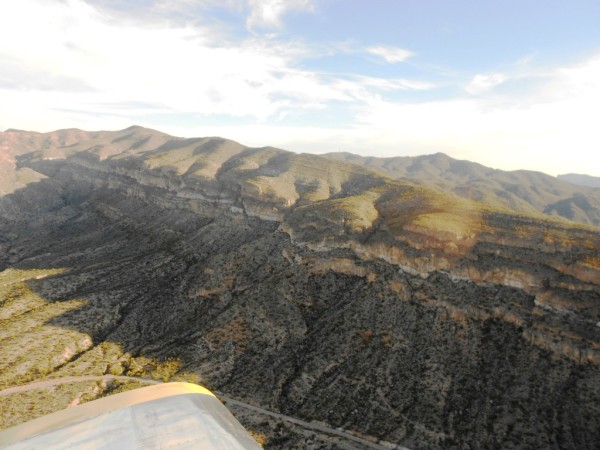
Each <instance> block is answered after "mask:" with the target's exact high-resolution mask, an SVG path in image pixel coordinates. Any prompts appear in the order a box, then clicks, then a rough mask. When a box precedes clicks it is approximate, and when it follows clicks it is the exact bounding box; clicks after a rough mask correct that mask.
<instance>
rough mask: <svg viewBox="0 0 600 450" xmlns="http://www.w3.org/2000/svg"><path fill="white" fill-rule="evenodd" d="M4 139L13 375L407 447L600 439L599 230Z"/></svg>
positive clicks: (398, 193)
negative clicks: (97, 381)
mask: <svg viewBox="0 0 600 450" xmlns="http://www.w3.org/2000/svg"><path fill="white" fill-rule="evenodd" d="M0 149H2V155H5V161H8V162H7V163H5V165H4V166H3V167H5V170H6V171H7V173H8V172H10V173H12V174H13V175H11V177H12V178H10V179H9V178H5V180H9V181H10V182H9V181H6V182H5V183H4V186H3V188H4V191H3V192H4V195H3V196H2V197H0V302H1V303H0V341H1V342H0V344H1V347H0V348H1V350H0V354H1V357H0V388H4V387H8V386H12V385H15V384H23V383H26V382H29V381H32V380H37V379H41V378H44V377H59V376H68V375H103V374H114V375H128V376H152V377H155V378H159V379H170V378H179V379H190V380H195V381H197V382H200V383H203V384H204V385H206V386H207V387H209V388H211V389H213V390H219V391H222V392H223V393H225V394H227V395H229V396H231V397H233V398H237V399H240V400H242V401H245V402H247V403H249V404H255V405H256V406H260V407H263V408H266V409H269V410H271V411H276V412H281V413H283V414H286V415H289V416H294V417H298V418H300V419H303V420H306V421H318V422H322V423H326V424H328V425H329V426H332V427H335V428H338V427H339V428H343V429H345V430H349V431H352V432H354V433H356V435H357V436H362V437H365V438H368V439H369V440H372V441H373V442H377V441H381V442H382V443H383V444H385V445H387V446H389V447H393V444H397V445H402V446H406V447H409V448H413V449H419V448H427V449H449V448H456V449H458V448H460V449H465V448H531V449H537V448H574V449H575V448H577V449H585V448H597V445H598V442H600V229H599V228H597V227H593V226H590V225H585V224H575V223H573V222H569V221H566V220H562V219H560V220H559V219H553V218H550V217H549V216H544V215H542V214H540V213H535V214H530V215H525V214H522V213H518V212H515V211H513V210H509V209H507V208H506V207H499V206H498V205H489V204H484V203H479V202H475V201H471V200H467V199H464V198H460V197H459V196H457V195H454V194H452V193H450V192H447V193H445V192H442V191H441V190H438V189H434V188H430V187H425V186H419V185H415V184H411V183H408V182H405V181H401V180H394V179H391V178H388V177H387V176H386V175H385V174H383V173H381V171H373V170H371V169H369V168H367V167H364V165H363V166H360V165H355V164H352V163H350V162H344V161H337V160H334V159H328V158H323V157H319V156H314V155H304V154H302V155H297V154H293V153H289V152H285V151H283V150H279V149H275V148H269V147H267V148H248V147H244V146H242V145H240V144H238V143H235V142H232V141H228V140H225V139H221V138H198V139H182V138H174V137H171V136H168V135H165V134H162V133H159V132H156V131H153V130H148V129H144V128H140V127H132V128H128V129H126V130H122V131H119V132H83V131H80V130H62V131H58V132H54V133H47V134H39V133H29V132H19V131H8V132H4V133H2V134H1V135H0ZM6 155H8V156H6ZM11 171H12V172H11ZM23 171H26V172H27V173H29V174H30V175H32V176H30V177H28V178H20V179H18V177H17V176H16V175H15V173H16V172H21V173H22V172H23ZM590 214H591V213H590ZM245 420H246V422H245V423H249V422H251V420H250V419H245ZM257 422H260V419H257ZM263 428H264V429H263V430H262V431H261V432H264V433H266V434H267V443H266V447H267V448H269V447H270V448H289V447H290V444H289V441H286V438H285V433H284V435H282V434H281V430H274V429H273V427H271V428H269V427H268V426H265V427H263ZM316 441H318V440H315V442H316ZM286 442H287V444H286ZM294 442H297V441H294ZM301 442H303V443H304V444H306V441H301ZM304 444H301V443H300V444H297V445H298V448H302V445H304ZM294 445H296V444H294ZM292 447H293V446H292Z"/></svg>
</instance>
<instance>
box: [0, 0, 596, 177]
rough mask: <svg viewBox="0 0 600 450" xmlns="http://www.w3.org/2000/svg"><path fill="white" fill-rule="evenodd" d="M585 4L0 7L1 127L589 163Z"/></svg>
mask: <svg viewBox="0 0 600 450" xmlns="http://www.w3.org/2000/svg"><path fill="white" fill-rule="evenodd" d="M599 23H600V2H598V0H569V1H567V0H561V1H557V0H543V1H542V0H535V1H533V0H518V1H517V0H503V1H501V2H500V1H481V0H369V1H366V0H129V1H126V0H94V1H92V0H18V1H16V0H15V1H7V0H5V1H1V2H0V130H4V129H8V128H17V129H25V130H34V131H42V132H46V131H52V130H56V129H62V128H80V129H85V130H118V129H123V128H126V127H128V126H131V125H134V124H135V125H142V126H145V127H149V128H154V129H158V130H160V131H163V132H166V133H170V134H173V135H177V136H185V137H196V136H197V137H200V136H222V137H225V138H229V139H234V140H237V141H239V142H241V143H242V144H245V145H249V146H266V145H272V146H276V147H280V148H284V149H287V150H292V151H297V152H310V153H325V152H337V151H346V152H352V153H358V154H361V155H366V156H380V157H389V156H414V155H420V154H431V153H436V152H444V153H447V154H448V155H450V156H452V157H454V158H457V159H468V160H471V161H476V162H479V163H481V164H484V165H486V166H490V167H494V168H498V169H503V170H516V169H529V170H539V171H543V172H546V173H549V174H551V175H556V174H562V173H587V174H589V175H595V176H600V26H598V24H599Z"/></svg>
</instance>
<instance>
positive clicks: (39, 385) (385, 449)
mask: <svg viewBox="0 0 600 450" xmlns="http://www.w3.org/2000/svg"><path fill="white" fill-rule="evenodd" d="M103 380H104V381H111V380H117V381H137V382H139V383H145V384H161V382H160V381H156V380H151V379H148V378H135V377H125V376H117V375H102V376H79V377H63V378H53V379H48V380H43V381H36V382H33V383H29V384H25V385H22V386H15V387H10V388H7V389H3V390H1V391H0V397H4V396H7V395H11V394H17V393H20V392H27V391H32V390H34V389H45V388H49V387H53V386H57V385H59V384H66V383H77V382H81V381H103ZM215 394H217V395H218V396H219V398H220V399H221V400H222V401H223V402H224V403H225V404H228V403H229V404H231V405H235V406H238V407H241V408H245V409H248V410H250V411H253V412H256V413H259V414H263V415H265V416H270V417H274V418H276V419H279V420H283V421H286V422H289V423H293V424H294V425H298V426H300V427H302V428H305V429H308V430H313V431H318V432H320V433H326V434H329V435H334V436H338V437H341V438H344V439H347V440H350V441H353V442H356V443H358V444H360V445H361V446H362V447H361V448H374V449H378V450H390V448H393V449H396V450H408V449H406V448H405V447H400V446H396V445H392V446H383V445H379V444H376V443H374V442H371V441H367V440H366V439H362V438H359V437H357V436H354V435H353V434H350V433H348V432H345V431H342V430H336V429H334V428H330V427H327V426H325V425H323V424H320V423H314V422H305V421H304V420H300V419H296V418H294V417H290V416H284V415H283V414H279V413H276V412H273V411H269V410H267V409H263V408H259V407H258V406H253V405H249V404H248V403H244V402H240V401H239V400H235V399H233V398H231V397H228V396H227V395H225V394H223V393H222V392H218V391H215Z"/></svg>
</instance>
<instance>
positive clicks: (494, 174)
mask: <svg viewBox="0 0 600 450" xmlns="http://www.w3.org/2000/svg"><path fill="white" fill-rule="evenodd" d="M323 156H324V157H326V158H329V159H333V160H336V161H345V162H351V163H353V164H357V165H360V166H366V167H370V168H372V169H375V170H377V171H379V172H380V173H382V174H385V175H387V176H389V177H392V178H394V179H398V180H405V181H410V182H412V183H417V184H423V185H427V186H434V187H437V188H439V189H442V190H444V191H446V192H453V193H454V194H456V195H459V196H461V197H463V198H468V199H472V200H476V201H479V202H483V203H486V204H488V205H492V206H495V207H498V208H508V209H511V210H514V211H518V212H522V213H528V214H535V213H542V214H549V215H555V216H559V217H563V218H566V219H569V220H572V221H575V222H580V223H586V224H590V225H600V190H597V189H592V188H590V187H589V184H588V185H587V186H586V185H585V184H584V183H571V182H568V181H570V180H568V179H566V178H563V179H561V177H559V178H555V177H551V176H550V175H546V174H544V173H541V172H532V171H527V170H518V171H512V172H506V171H502V170H497V169H491V168H489V167H485V166H482V165H481V164H477V163H474V162H470V161H461V160H456V159H453V158H450V157H449V156H447V155H445V154H443V153H436V154H434V155H424V156H416V157H408V156H406V157H392V158H375V157H362V156H358V155H353V154H350V153H328V154H325V155H323Z"/></svg>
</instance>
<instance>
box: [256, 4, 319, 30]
mask: <svg viewBox="0 0 600 450" xmlns="http://www.w3.org/2000/svg"><path fill="white" fill-rule="evenodd" d="M247 1H248V6H249V7H250V14H249V16H248V19H247V20H246V24H247V26H248V29H250V30H254V29H256V28H281V27H282V22H281V19H282V17H283V16H284V15H285V14H286V13H288V12H289V11H293V10H305V11H312V10H313V7H314V6H313V2H312V0H247Z"/></svg>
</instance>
